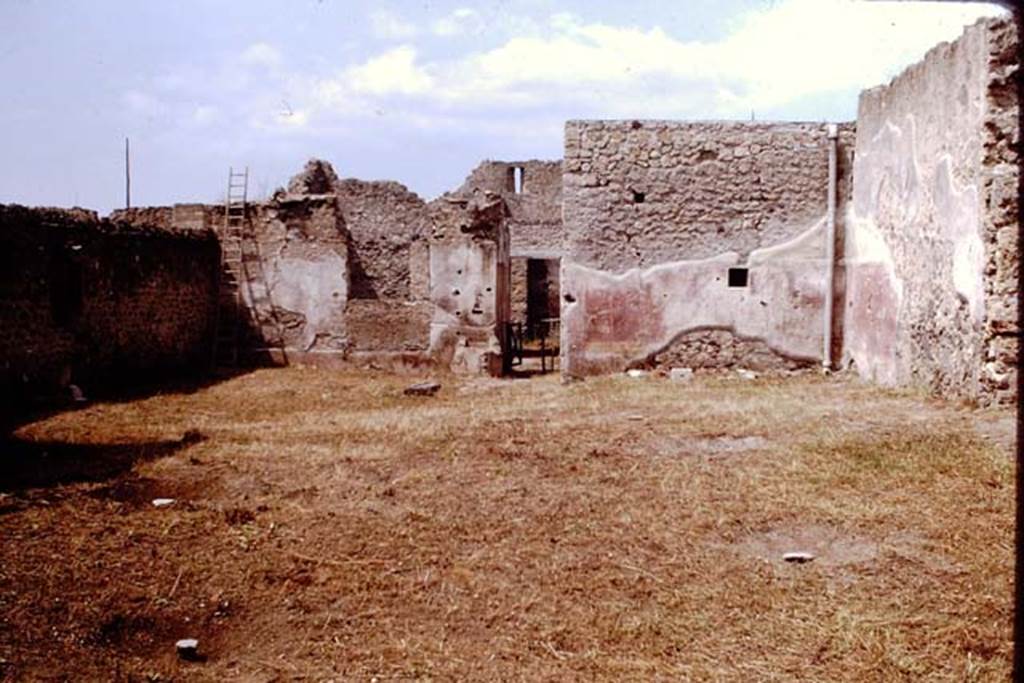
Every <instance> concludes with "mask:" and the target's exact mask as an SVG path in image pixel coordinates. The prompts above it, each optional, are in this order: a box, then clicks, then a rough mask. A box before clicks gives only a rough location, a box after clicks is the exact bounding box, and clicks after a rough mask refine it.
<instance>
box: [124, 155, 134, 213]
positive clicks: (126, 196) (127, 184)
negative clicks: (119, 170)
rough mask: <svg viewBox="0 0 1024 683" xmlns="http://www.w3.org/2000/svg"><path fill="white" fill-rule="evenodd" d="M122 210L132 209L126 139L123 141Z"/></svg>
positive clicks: (130, 178) (130, 175)
mask: <svg viewBox="0 0 1024 683" xmlns="http://www.w3.org/2000/svg"><path fill="white" fill-rule="evenodd" d="M124 208H126V209H130V208H132V174H131V166H130V162H129V160H128V138H125V139H124Z"/></svg>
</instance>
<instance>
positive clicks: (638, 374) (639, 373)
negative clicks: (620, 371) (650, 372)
mask: <svg viewBox="0 0 1024 683" xmlns="http://www.w3.org/2000/svg"><path fill="white" fill-rule="evenodd" d="M626 374H627V375H628V376H630V377H632V378H633V379H641V378H642V377H646V376H647V371H646V370H637V369H635V368H634V369H633V370H626Z"/></svg>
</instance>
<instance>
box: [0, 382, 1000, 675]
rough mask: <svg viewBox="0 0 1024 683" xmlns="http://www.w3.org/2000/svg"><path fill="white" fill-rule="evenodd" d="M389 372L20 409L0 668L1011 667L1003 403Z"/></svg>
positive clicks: (838, 391)
mask: <svg viewBox="0 0 1024 683" xmlns="http://www.w3.org/2000/svg"><path fill="white" fill-rule="evenodd" d="M407 382H408V380H407V379H404V378H401V377H394V376H389V375H383V374H365V373H363V374H356V373H324V372H317V371H313V370H303V369H288V370H276V371H272V370H268V371H260V372H256V373H253V374H250V375H245V376H242V377H239V378H236V379H234V380H231V381H228V382H225V383H223V384H219V385H216V386H213V387H211V388H208V389H204V390H201V391H199V392H196V393H194V394H181V395H164V396H157V397H154V398H150V399H147V400H141V401H135V402H130V403H121V404H104V405H95V406H92V407H89V408H88V409H86V410H82V411H77V412H73V413H65V414H62V415H58V416H55V417H52V418H50V419H47V420H44V421H41V422H38V423H35V424H31V425H28V426H25V427H23V428H22V429H21V430H20V432H19V433H18V436H19V437H20V438H21V439H23V440H25V441H28V442H30V443H29V444H28V446H32V444H33V443H35V444H38V443H40V442H46V444H47V445H45V446H39V447H38V448H35V449H32V448H28V447H26V445H25V444H24V443H22V444H20V445H19V446H18V448H21V449H22V450H21V451H19V450H18V448H14V447H11V446H8V447H7V451H6V452H4V453H2V456H3V457H4V458H5V459H6V461H7V464H6V465H4V467H5V468H6V469H5V471H7V472H9V473H10V472H13V473H15V474H16V475H17V476H15V477H13V478H11V479H10V481H13V482H15V484H11V485H8V486H7V489H6V490H7V491H8V492H9V493H8V494H7V495H6V496H5V497H3V498H0V537H2V538H3V543H2V546H0V660H2V661H0V677H2V676H3V675H6V676H7V677H9V678H10V679H12V680H14V679H18V680H20V679H25V678H27V679H31V678H46V677H48V676H53V677H60V676H61V675H63V674H67V675H71V676H72V677H76V678H97V679H109V678H112V677H115V676H119V675H120V676H124V677H126V678H134V679H136V680H145V679H146V677H147V676H149V677H150V678H151V679H152V678H156V677H159V679H160V680H167V679H186V680H226V679H240V680H299V679H303V680H304V679H311V680H329V679H332V678H333V679H335V680H369V679H370V678H371V677H373V676H376V677H377V678H378V679H379V680H394V679H417V678H422V679H462V680H469V679H471V680H537V679H544V680H571V679H583V680H591V679H608V680H624V679H652V678H659V677H660V678H672V679H693V680H737V681H751V680H758V681H772V680H795V679H802V680H851V681H863V680H879V681H892V680H917V679H921V678H929V679H930V680H951V681H970V680H1001V679H1005V678H1006V677H1007V676H1008V672H1009V655H1010V648H1011V642H1010V637H1011V629H1010V624H1011V611H1010V606H1011V582H1012V565H1013V548H1012V538H1013V535H1012V521H1013V520H1012V517H1013V515H1012V508H1013V486H1012V461H1011V459H1010V457H1009V453H1008V451H1007V449H1006V447H1005V439H1006V437H1007V435H1008V433H1009V430H1010V429H1012V420H1011V419H1010V418H1009V416H1008V415H1007V414H1000V413H991V412H972V411H969V410H965V409H960V408H956V407H953V406H949V405H943V404H941V403H938V402H935V401H927V400H925V399H923V398H922V397H919V396H914V395H910V394H905V393H894V392H887V391H882V390H879V389H874V388H870V387H867V386H863V385H860V384H858V383H854V382H849V381H844V380H841V379H831V380H826V379H822V378H816V377H805V378H798V379H790V380H787V381H781V380H770V379H765V380H758V381H755V382H744V381H742V380H738V379H730V378H716V377H710V378H704V377H701V378H698V379H697V380H695V381H694V382H692V383H689V384H673V383H670V382H668V381H665V380H657V379H646V380H632V379H627V378H624V377H616V378H605V379H599V380H593V381H588V382H585V383H582V384H575V385H571V386H567V387H563V386H560V385H559V384H558V383H557V379H556V378H553V377H545V378H541V379H534V380H530V381H504V382H500V381H494V380H472V381H466V380H463V381H456V380H453V379H449V380H446V381H445V385H446V386H445V387H444V389H443V390H442V392H441V393H440V394H439V395H438V396H437V397H435V398H432V399H422V398H419V399H417V398H409V397H404V396H402V394H401V389H402V388H403V387H404V386H405V384H406V383H407ZM187 430H198V431H199V432H200V433H201V434H202V435H204V436H205V440H203V441H201V442H197V443H196V442H192V441H190V440H186V441H184V442H181V441H179V439H180V438H181V436H182V435H183V434H184V433H185V432H186V431H187ZM981 434H985V435H986V436H985V437H983V436H981ZM993 434H994V435H995V436H997V437H1001V438H1003V445H1002V446H1000V445H996V444H995V443H993V442H992V441H991V440H990V439H989V438H988V436H990V435H993ZM89 445H93V447H90V446H89ZM117 445H120V446H117ZM62 448H63V449H65V450H67V452H64V451H61V450H60V449H62ZM26 449H27V450H26ZM41 451H46V452H47V453H49V455H47V456H46V458H50V459H53V458H54V457H57V458H64V459H63V460H59V461H58V462H51V463H49V464H48V465H46V466H40V465H38V463H37V462H36V460H31V462H30V461H29V460H30V459H32V458H35V459H39V458H42V456H41V454H40V452H41ZM54 453H56V454H57V455H56V456H55V455H54ZM83 454H84V455H85V456H88V458H92V460H90V462H93V461H95V463H96V466H95V468H93V469H89V468H86V469H85V470H82V468H78V469H74V468H71V469H68V467H67V463H68V462H70V461H71V460H74V459H75V458H78V459H79V460H81V458H82V457H83ZM46 458H43V461H44V462H48V461H46ZM12 463H13V464H12ZM33 468H35V469H33ZM61 468H63V469H61ZM18 477H20V479H19V478H18ZM46 477H50V478H51V479H54V478H56V479H60V480H62V481H63V482H64V483H61V484H59V485H55V484H48V485H43V486H39V484H42V483H45V478H46ZM19 481H20V482H22V483H21V484H20V485H18V484H16V482H19ZM29 485H31V486H35V488H24V486H29ZM0 490H2V489H0ZM159 496H167V497H173V498H176V499H177V502H176V503H175V504H174V505H173V506H171V507H169V508H161V509H157V508H154V507H153V506H152V505H151V503H150V501H151V499H152V498H155V497H159ZM791 549H810V550H812V551H814V552H815V553H816V555H817V559H816V560H815V561H814V562H811V563H808V564H804V565H799V566H797V565H788V564H785V563H783V562H782V561H781V554H782V553H783V552H785V551H787V550H791ZM180 637H197V638H199V640H200V648H201V650H202V651H204V652H205V653H206V654H207V655H208V661H206V662H204V663H198V664H184V663H180V662H178V661H177V660H176V658H175V656H174V654H173V642H174V640H176V639H177V638H180Z"/></svg>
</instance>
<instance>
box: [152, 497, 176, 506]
mask: <svg viewBox="0 0 1024 683" xmlns="http://www.w3.org/2000/svg"><path fill="white" fill-rule="evenodd" d="M173 504H174V499H173V498H154V499H153V507H156V508H163V507H167V506H168V505H173Z"/></svg>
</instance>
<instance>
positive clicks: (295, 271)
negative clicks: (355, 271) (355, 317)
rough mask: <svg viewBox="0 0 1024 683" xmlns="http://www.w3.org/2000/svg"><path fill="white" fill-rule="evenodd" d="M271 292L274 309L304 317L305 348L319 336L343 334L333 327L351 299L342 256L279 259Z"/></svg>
mask: <svg viewBox="0 0 1024 683" xmlns="http://www.w3.org/2000/svg"><path fill="white" fill-rule="evenodd" d="M271 292H272V297H273V301H274V305H275V306H278V307H280V308H284V309H287V310H289V311H295V312H296V313H301V314H302V315H303V316H305V318H306V324H305V325H304V326H303V329H302V345H303V348H307V349H308V348H309V347H311V346H312V344H313V342H314V341H315V340H316V336H317V334H318V333H327V334H341V333H342V330H341V329H331V327H330V323H331V321H332V319H336V318H337V317H339V316H340V315H341V314H342V313H343V312H344V308H345V301H346V300H347V299H348V283H347V282H346V278H345V260H344V259H343V258H342V257H341V256H340V255H338V254H335V253H333V252H330V253H325V254H323V255H321V256H320V257H319V258H317V259H301V258H280V259H277V260H276V261H275V262H274V269H273V275H272V279H271Z"/></svg>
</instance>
